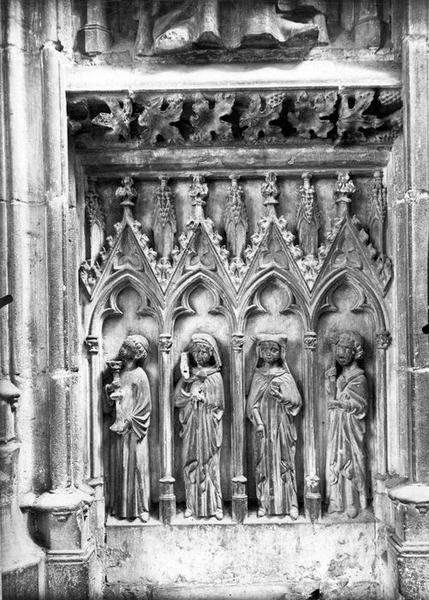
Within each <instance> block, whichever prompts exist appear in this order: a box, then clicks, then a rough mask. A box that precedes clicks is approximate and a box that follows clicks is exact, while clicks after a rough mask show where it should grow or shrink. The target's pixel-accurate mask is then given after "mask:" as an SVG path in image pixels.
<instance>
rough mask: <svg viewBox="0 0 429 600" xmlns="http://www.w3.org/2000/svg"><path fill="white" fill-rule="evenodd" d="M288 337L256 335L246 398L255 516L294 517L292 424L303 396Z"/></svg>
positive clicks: (296, 512)
mask: <svg viewBox="0 0 429 600" xmlns="http://www.w3.org/2000/svg"><path fill="white" fill-rule="evenodd" d="M286 343H287V339H286V337H284V336H283V335H279V334H264V335H259V336H258V337H257V344H256V357H257V365H256V370H255V373H254V375H253V379H252V384H251V387H250V392H249V396H248V398H247V416H248V418H249V419H250V421H251V422H252V423H253V425H254V430H255V478H256V495H257V499H258V505H259V508H258V516H259V517H262V516H264V515H266V514H268V515H290V516H291V518H292V519H296V518H297V517H298V500H297V492H296V467H295V451H296V440H297V433H296V426H295V423H294V417H295V416H296V415H297V414H298V413H299V411H300V410H301V406H302V400H301V395H300V393H299V391H298V388H297V386H296V383H295V380H294V378H293V376H292V375H291V373H290V371H289V368H288V365H287V362H286Z"/></svg>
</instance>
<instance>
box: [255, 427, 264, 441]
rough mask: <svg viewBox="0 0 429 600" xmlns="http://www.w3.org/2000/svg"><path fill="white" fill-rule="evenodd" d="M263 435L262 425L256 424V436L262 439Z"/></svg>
mask: <svg viewBox="0 0 429 600" xmlns="http://www.w3.org/2000/svg"><path fill="white" fill-rule="evenodd" d="M264 436H265V427H264V426H263V425H258V426H257V427H256V437H257V438H259V439H262V438H263V437H264Z"/></svg>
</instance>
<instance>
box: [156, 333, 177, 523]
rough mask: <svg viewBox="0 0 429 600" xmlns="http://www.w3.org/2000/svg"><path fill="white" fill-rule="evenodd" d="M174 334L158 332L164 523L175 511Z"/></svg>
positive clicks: (160, 500)
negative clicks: (172, 354)
mask: <svg viewBox="0 0 429 600" xmlns="http://www.w3.org/2000/svg"><path fill="white" fill-rule="evenodd" d="M172 345H173V342H172V339H171V335H170V334H169V333H162V334H161V335H160V336H159V353H160V360H159V364H160V370H159V400H160V411H159V427H160V440H161V479H160V480H159V482H160V494H159V518H160V519H161V521H162V522H163V523H170V522H171V520H172V518H173V517H174V516H175V514H176V496H175V493H174V481H175V480H174V477H173V439H174V428H173V418H172V417H173V406H172V373H173V370H172V364H171V353H170V351H171V347H172Z"/></svg>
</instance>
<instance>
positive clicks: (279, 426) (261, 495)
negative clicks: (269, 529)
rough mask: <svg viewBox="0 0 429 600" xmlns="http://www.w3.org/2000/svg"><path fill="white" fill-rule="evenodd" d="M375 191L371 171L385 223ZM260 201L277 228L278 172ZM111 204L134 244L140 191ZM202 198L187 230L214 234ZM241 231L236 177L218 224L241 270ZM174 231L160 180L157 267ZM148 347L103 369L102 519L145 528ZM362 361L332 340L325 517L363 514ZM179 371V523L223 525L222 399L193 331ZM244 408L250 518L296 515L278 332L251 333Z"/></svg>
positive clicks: (365, 397) (350, 347)
mask: <svg viewBox="0 0 429 600" xmlns="http://www.w3.org/2000/svg"><path fill="white" fill-rule="evenodd" d="M303 180H304V181H303V185H302V187H301V190H300V199H301V203H300V205H299V208H298V215H297V216H298V221H297V226H298V231H299V235H300V238H302V240H303V242H305V246H306V249H307V251H308V252H309V254H311V250H313V252H314V251H316V250H317V242H318V240H317V228H318V226H319V220H318V218H319V217H318V211H317V206H316V204H315V202H316V200H315V194H314V188H313V187H312V185H311V181H310V174H308V173H304V175H303ZM381 186H382V183H381V177H380V175H379V174H378V173H376V174H375V175H374V191H373V194H374V195H373V205H372V207H371V210H372V214H373V216H374V218H375V217H377V218H378V219H379V222H381V223H382V220H383V218H384V216H385V200H386V199H385V191H384V189H383V188H382V187H381ZM261 191H262V196H263V199H264V206H265V215H264V216H263V219H262V221H263V222H264V223H268V224H269V223H272V222H277V221H280V219H281V218H282V217H280V218H278V217H277V216H276V210H275V206H276V204H277V202H278V200H277V197H278V195H279V189H278V186H277V184H276V176H275V174H273V173H270V174H268V175H267V177H266V181H265V183H264V185H263V186H262V190H261ZM354 191H355V187H354V184H353V182H352V181H351V179H350V176H349V174H348V173H346V172H342V173H340V174H339V176H338V181H337V185H336V196H337V199H336V203H337V209H338V210H337V215H338V219H339V223H340V224H341V223H344V218H345V215H348V214H349V205H350V201H351V200H350V196H351V195H352V194H353V192H354ZM116 196H117V197H118V199H119V200H120V201H121V206H122V208H123V211H124V216H123V221H122V224H121V226H122V227H125V224H126V223H128V224H129V227H132V228H133V231H134V230H138V232H137V233H138V234H139V235H142V234H141V233H140V230H139V228H138V227H137V225H136V221H135V220H134V217H133V214H132V209H133V206H134V203H135V200H136V198H137V192H136V190H135V188H134V184H133V180H132V179H131V178H125V179H124V180H123V185H122V187H120V188H118V190H117V192H116ZM207 196H208V186H207V184H206V182H205V181H204V178H202V177H201V176H196V177H194V180H193V184H192V186H191V188H190V199H191V203H192V220H191V222H190V229H191V230H192V231H194V230H197V229H198V228H204V227H209V225H210V224H212V222H211V221H210V220H209V219H205V215H204V205H205V203H206V198H207ZM247 225H248V221H247V212H246V208H245V204H244V193H243V189H242V187H241V186H240V185H239V183H238V178H237V177H231V186H230V189H229V193H228V199H227V211H226V216H225V226H226V233H227V239H228V241H229V246H230V250H231V252H230V253H231V254H232V255H233V257H232V258H235V259H237V260H242V259H241V257H242V256H243V254H245V253H244V243H245V239H246V234H247ZM175 228H176V220H175V208H174V198H173V195H172V192H171V190H170V188H169V187H168V185H167V179H166V177H161V180H160V187H159V188H158V190H157V192H156V195H155V229H156V231H154V235H155V239H156V245H157V247H158V249H159V250H160V254H161V258H163V259H165V260H167V261H170V260H171V255H172V253H173V242H174V234H175V233H176V231H175ZM209 229H210V227H209ZM210 231H211V230H210ZM210 231H209V233H210ZM306 234H307V235H306ZM212 235H213V232H212ZM211 239H213V238H211ZM231 240H232V241H231ZM305 240H306V241H305ZM233 241H234V242H233ZM380 245H381V244H380ZM246 252H247V249H246ZM245 258H247V256H245ZM148 346H149V344H148V341H147V339H146V338H145V337H143V336H141V335H129V336H128V337H127V338H126V339H125V341H124V342H123V344H122V346H121V349H120V351H119V354H118V356H117V358H116V359H115V360H111V361H108V366H109V367H110V371H111V373H112V381H111V383H109V384H108V385H107V386H106V387H105V391H106V400H105V411H106V413H108V414H110V415H112V417H113V418H112V419H111V420H110V427H109V431H108V451H107V456H108V459H107V462H106V507H107V511H108V512H109V513H110V514H111V515H113V516H116V517H119V518H128V519H134V518H136V517H139V518H140V519H141V520H142V521H146V520H147V519H148V513H149V497H150V486H149V445H148V439H147V433H148V429H149V425H150V418H151V390H150V386H149V381H148V378H147V375H146V373H145V371H144V370H143V368H142V363H143V361H144V359H145V357H146V356H147V352H148ZM362 357H363V341H362V338H361V336H360V335H359V334H358V333H356V332H354V331H341V332H337V333H336V334H335V335H334V336H333V338H332V365H331V367H330V368H329V369H328V371H327V372H326V384H325V389H326V398H327V410H328V414H329V425H328V436H327V440H328V441H327V459H326V498H327V501H328V503H329V506H328V512H329V513H333V512H346V513H347V515H348V516H349V517H351V518H353V517H355V516H356V515H357V514H358V512H359V511H361V510H363V509H365V508H366V506H367V466H366V457H365V447H366V440H365V433H366V426H365V421H366V416H367V411H368V402H369V393H368V382H367V376H366V374H365V372H364V370H363V369H362V368H361V366H359V361H360V359H361V358H362ZM180 368H181V377H180V380H179V382H178V383H177V385H176V388H175V392H174V394H173V398H172V403H173V404H174V406H175V407H176V408H177V409H178V413H177V414H178V418H179V421H180V426H181V431H180V437H181V438H182V447H181V448H182V452H181V468H182V471H183V477H184V484H185V496H186V512H185V516H187V517H189V516H194V517H204V518H209V517H212V516H213V517H216V518H217V519H222V518H223V514H224V508H223V498H222V487H221V475H220V472H221V471H220V461H221V450H222V443H223V416H224V410H225V399H224V382H223V381H224V380H223V376H222V372H221V368H222V364H221V359H220V354H219V348H218V344H217V342H216V340H215V339H214V338H213V337H212V336H211V335H209V334H208V333H194V334H193V335H192V338H191V342H190V345H189V347H188V350H187V352H185V353H183V354H182V358H181V364H180ZM246 402H247V416H248V418H249V420H250V421H251V422H252V424H253V429H254V442H253V448H254V454H255V464H254V470H255V483H256V496H257V501H258V515H259V516H264V515H289V516H290V517H291V518H292V519H296V518H297V517H298V510H299V507H298V498H297V477H296V463H295V455H296V446H297V428H296V422H295V421H296V417H297V416H298V414H299V413H300V411H301V408H302V398H301V395H300V392H299V391H298V387H297V384H296V382H295V379H294V377H293V375H292V374H291V372H290V370H289V368H288V364H287V360H286V336H285V334H284V333H275V334H273V333H265V334H260V335H258V337H257V342H256V367H255V371H254V373H253V378H252V381H251V386H250V390H249V394H248V397H247V401H246Z"/></svg>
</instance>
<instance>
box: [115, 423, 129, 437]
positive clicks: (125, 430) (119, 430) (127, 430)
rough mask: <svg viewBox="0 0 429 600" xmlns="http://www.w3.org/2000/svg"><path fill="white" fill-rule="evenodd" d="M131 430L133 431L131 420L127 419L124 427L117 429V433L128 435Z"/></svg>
mask: <svg viewBox="0 0 429 600" xmlns="http://www.w3.org/2000/svg"><path fill="white" fill-rule="evenodd" d="M129 431H131V421H129V420H128V419H125V421H124V426H123V427H122V429H117V430H116V433H118V434H119V435H126V434H127V433H128V432H129Z"/></svg>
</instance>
